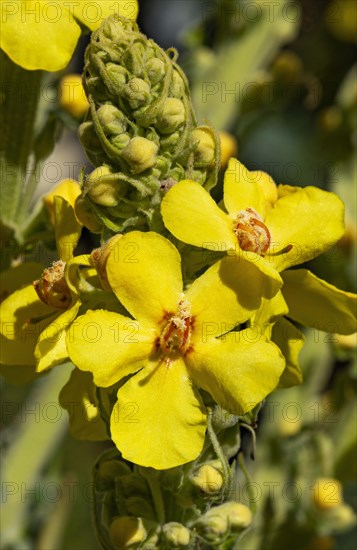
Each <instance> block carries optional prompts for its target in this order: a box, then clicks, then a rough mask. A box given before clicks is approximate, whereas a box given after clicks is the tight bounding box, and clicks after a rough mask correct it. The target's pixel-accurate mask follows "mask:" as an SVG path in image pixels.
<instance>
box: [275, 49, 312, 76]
mask: <svg viewBox="0 0 357 550" xmlns="http://www.w3.org/2000/svg"><path fill="white" fill-rule="evenodd" d="M303 69H304V67H303V64H302V61H301V59H300V57H299V56H298V55H296V53H294V52H291V51H287V50H286V51H284V52H281V53H280V54H279V56H278V57H277V59H276V60H275V62H274V64H273V67H272V73H273V77H274V79H275V80H278V81H282V82H296V81H297V80H299V79H300V78H301V76H302V74H303Z"/></svg>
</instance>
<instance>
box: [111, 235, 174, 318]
mask: <svg viewBox="0 0 357 550" xmlns="http://www.w3.org/2000/svg"><path fill="white" fill-rule="evenodd" d="M106 269H107V275H108V280H109V283H110V286H111V287H112V289H113V290H114V292H115V294H116V295H117V297H118V299H119V300H120V302H121V303H122V304H123V306H124V307H125V308H126V309H127V310H128V311H129V313H130V314H131V315H132V316H133V317H135V318H136V319H139V321H140V320H142V321H147V322H149V323H154V324H157V323H159V322H160V321H162V320H163V318H164V316H165V313H166V312H176V309H177V304H178V302H179V300H180V299H181V298H182V275H181V258H180V255H179V253H178V251H177V250H176V248H175V247H174V246H173V244H171V243H170V241H168V240H167V239H165V238H164V237H161V235H158V234H157V233H153V232H148V233H141V232H140V231H131V232H130V233H127V234H126V235H124V236H123V237H122V238H121V239H119V240H118V242H117V243H116V244H115V246H113V248H112V250H111V252H110V254H109V257H108V260H107V265H106Z"/></svg>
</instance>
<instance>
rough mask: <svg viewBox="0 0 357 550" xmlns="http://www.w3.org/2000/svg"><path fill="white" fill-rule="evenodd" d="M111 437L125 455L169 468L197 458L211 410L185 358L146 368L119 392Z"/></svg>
mask: <svg viewBox="0 0 357 550" xmlns="http://www.w3.org/2000/svg"><path fill="white" fill-rule="evenodd" d="M110 426H111V434H112V439H113V441H114V443H115V444H116V446H117V447H118V449H119V450H120V452H121V453H122V455H123V458H125V459H126V460H130V461H131V462H134V463H135V464H139V465H141V466H146V467H151V468H155V469H156V470H164V469H167V468H173V467H175V466H179V465H180V464H185V463H186V462H190V461H191V460H195V458H197V456H198V455H199V454H200V452H201V450H202V447H203V443H204V437H205V430H206V412H205V408H204V405H203V403H202V400H201V398H200V395H199V393H198V391H197V390H196V389H195V388H194V387H193V386H192V383H191V381H190V379H189V378H188V374H187V370H186V367H185V364H184V362H183V360H182V358H181V357H180V358H179V359H177V360H175V361H172V362H171V363H170V364H166V363H165V362H161V363H160V364H156V365H154V366H151V367H150V368H144V369H142V370H141V371H140V372H139V373H138V374H136V375H135V376H133V377H132V378H130V380H129V381H128V382H126V384H124V386H122V387H121V388H120V389H119V391H118V402H117V403H116V405H115V406H114V409H113V412H112V416H111V422H110Z"/></svg>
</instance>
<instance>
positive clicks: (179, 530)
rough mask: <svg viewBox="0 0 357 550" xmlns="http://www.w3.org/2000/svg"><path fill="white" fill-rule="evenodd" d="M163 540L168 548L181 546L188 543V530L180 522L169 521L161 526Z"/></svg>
mask: <svg viewBox="0 0 357 550" xmlns="http://www.w3.org/2000/svg"><path fill="white" fill-rule="evenodd" d="M162 533H163V538H164V541H165V542H166V543H167V544H168V545H169V548H182V547H185V546H188V545H189V543H190V531H189V529H187V527H185V526H184V525H182V524H181V523H176V522H174V521H171V522H170V523H166V524H165V525H164V526H163V527H162Z"/></svg>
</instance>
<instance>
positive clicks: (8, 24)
mask: <svg viewBox="0 0 357 550" xmlns="http://www.w3.org/2000/svg"><path fill="white" fill-rule="evenodd" d="M62 4H64V2H63V3H61V2H58V1H57V2H44V1H38V0H36V1H35V0H26V1H21V0H14V1H12V2H1V4H0V10H1V11H0V16H1V22H2V24H1V34H0V47H1V49H3V50H4V51H5V53H7V55H8V56H9V57H10V59H12V61H14V62H15V63H17V64H18V65H20V66H21V67H23V68H24V69H28V70H34V69H44V70H46V71H58V70H60V69H63V68H64V67H66V65H67V64H68V63H69V61H70V59H71V57H72V54H73V52H74V49H75V47H76V45H77V42H78V38H79V36H80V34H81V29H80V26H79V25H78V23H77V22H76V20H75V19H74V17H73V15H72V14H71V13H70V11H68V9H65V8H64V6H63V5H62Z"/></svg>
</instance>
